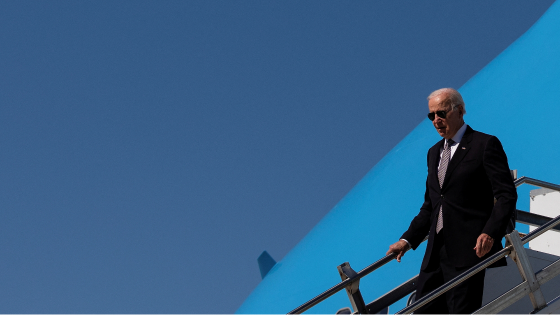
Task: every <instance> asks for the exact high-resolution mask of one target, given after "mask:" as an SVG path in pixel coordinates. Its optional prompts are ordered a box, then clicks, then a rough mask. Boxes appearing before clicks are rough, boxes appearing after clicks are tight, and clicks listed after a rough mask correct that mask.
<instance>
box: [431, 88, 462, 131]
mask: <svg viewBox="0 0 560 315" xmlns="http://www.w3.org/2000/svg"><path fill="white" fill-rule="evenodd" d="M428 107H429V109H430V113H435V112H437V111H447V116H446V117H445V118H441V117H439V116H438V115H436V118H435V119H434V120H433V121H432V123H433V124H434V127H435V128H436V130H437V132H438V133H439V135H440V136H442V137H444V138H445V139H451V138H453V136H454V135H455V134H456V133H457V131H458V130H459V129H460V128H461V126H463V107H462V106H461V105H459V106H457V107H456V108H455V109H454V110H451V109H452V107H451V102H450V101H448V100H447V94H440V95H438V96H435V97H432V99H430V101H429V102H428Z"/></svg>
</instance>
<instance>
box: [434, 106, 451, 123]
mask: <svg viewBox="0 0 560 315" xmlns="http://www.w3.org/2000/svg"><path fill="white" fill-rule="evenodd" d="M454 109H455V106H453V107H451V109H450V110H438V111H436V112H433V113H428V119H429V120H431V121H434V119H436V115H437V116H438V117H439V118H442V119H445V117H447V113H449V112H451V111H453V110H454Z"/></svg>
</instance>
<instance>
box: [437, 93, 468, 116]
mask: <svg viewBox="0 0 560 315" xmlns="http://www.w3.org/2000/svg"><path fill="white" fill-rule="evenodd" d="M442 94H445V95H446V98H445V100H446V101H448V102H449V103H451V106H452V107H453V108H456V107H457V106H459V105H462V106H463V114H466V113H467V110H466V109H465V102H464V101H463V97H462V96H461V93H459V91H457V90H455V89H454V88H443V89H439V90H435V91H433V92H432V93H430V95H428V102H429V101H430V100H431V99H432V98H434V97H436V96H440V95H442Z"/></svg>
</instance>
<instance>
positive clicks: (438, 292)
mask: <svg viewBox="0 0 560 315" xmlns="http://www.w3.org/2000/svg"><path fill="white" fill-rule="evenodd" d="M558 223H560V215H559V216H557V217H556V218H554V219H552V220H550V221H548V222H547V223H546V224H544V225H542V226H541V227H539V228H537V229H535V230H533V231H532V232H530V233H529V234H527V235H526V236H524V237H523V238H521V243H522V244H526V243H528V242H529V241H531V240H533V239H535V238H536V237H538V236H540V235H541V234H543V233H544V232H546V231H548V230H550V229H552V228H553V227H554V226H556V225H557V224H558ZM512 249H513V247H512V246H511V245H510V246H508V247H506V248H504V249H502V250H500V251H499V252H497V253H495V254H494V255H492V256H490V257H488V258H486V259H485V260H484V261H482V262H480V263H479V264H477V265H475V266H474V267H472V268H470V269H469V270H467V271H465V272H464V273H462V274H460V275H458V276H457V277H455V278H453V279H452V280H450V281H449V282H447V283H445V284H444V285H442V286H441V287H439V288H437V289H435V290H434V291H432V292H430V293H429V294H427V295H425V296H424V297H422V298H421V299H419V300H417V301H416V302H414V303H413V304H411V305H409V306H407V307H405V308H403V309H402V310H400V311H398V312H397V313H395V314H408V313H412V312H414V311H416V310H417V309H419V308H420V307H422V306H424V305H426V304H427V303H429V302H431V301H432V300H434V299H436V298H437V297H439V296H440V295H442V294H444V293H445V292H447V291H449V290H450V289H452V288H453V287H455V286H457V285H458V284H460V283H461V282H463V281H465V280H467V279H468V278H470V277H471V276H473V275H474V274H476V273H478V272H479V271H481V270H483V269H484V268H486V267H488V266H490V265H491V264H493V263H495V262H496V261H498V260H499V259H501V258H502V257H505V256H506V255H508V254H510V253H511V251H512ZM528 293H529V292H527V294H528Z"/></svg>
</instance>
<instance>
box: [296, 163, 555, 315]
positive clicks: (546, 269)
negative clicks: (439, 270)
mask: <svg viewBox="0 0 560 315" xmlns="http://www.w3.org/2000/svg"><path fill="white" fill-rule="evenodd" d="M516 175H517V172H516V171H512V177H513V178H514V184H515V187H519V186H520V185H522V184H529V185H533V186H537V187H541V188H547V189H550V190H553V191H558V192H560V185H556V184H551V183H548V182H544V181H540V180H537V179H533V178H529V177H525V176H523V177H520V178H517V179H516V177H517V176H516ZM514 222H518V223H522V224H527V225H530V226H534V227H537V228H536V229H535V230H533V231H531V232H530V233H528V234H527V235H523V234H520V233H518V232H517V231H516V230H514V227H515V223H514ZM549 230H550V231H555V232H560V215H559V216H557V217H555V218H549V217H546V216H542V215H538V214H535V213H530V212H526V211H522V210H516V211H515V213H514V217H513V218H512V222H510V226H509V227H508V231H507V232H508V234H507V235H506V246H505V247H504V249H502V250H501V251H499V252H497V253H495V254H494V255H492V256H490V257H488V258H486V259H485V260H484V261H482V262H480V263H479V264H477V265H475V266H473V267H472V268H470V269H469V270H467V271H465V272H464V273H463V274H461V275H459V276H457V277H456V278H454V279H452V280H450V281H449V282H447V283H445V284H443V285H442V286H441V287H439V288H437V289H436V290H434V291H432V292H430V293H429V294H428V295H426V296H424V297H422V298H421V299H418V300H415V298H414V293H415V291H416V281H417V279H418V275H417V276H415V277H412V278H411V279H410V280H408V281H406V282H404V283H403V284H401V285H399V286H397V287H396V288H394V289H393V290H391V291H389V292H387V293H386V294H384V295H383V296H381V297H379V298H377V299H376V300H374V301H373V302H371V303H368V304H365V302H364V299H363V297H362V294H361V293H360V289H359V285H360V279H361V278H363V277H365V276H366V275H368V274H370V273H371V272H373V271H375V270H377V269H379V268H380V267H382V266H383V265H385V264H387V263H389V262H390V261H392V260H393V259H395V254H394V253H392V254H389V255H387V256H385V257H383V258H381V259H379V260H378V261H376V262H374V263H373V264H371V265H369V266H367V267H366V268H364V269H362V270H360V271H358V272H356V271H354V270H353V269H352V268H351V267H350V264H349V263H348V262H345V263H343V264H341V265H340V266H338V267H337V269H338V272H339V274H340V277H341V279H342V281H341V282H340V283H338V284H337V285H335V286H333V287H332V288H330V289H328V290H326V291H325V292H323V293H321V294H319V295H317V296H316V297H314V298H312V299H311V300H309V301H307V302H306V303H304V304H302V305H301V306H299V307H297V308H296V309H294V310H292V311H291V312H290V313H288V314H301V313H303V312H305V311H307V310H309V309H310V308H312V307H313V306H315V305H317V304H319V303H320V302H321V301H324V300H325V299H327V298H328V297H330V296H332V295H334V294H335V293H337V292H339V291H341V290H343V289H345V290H346V293H347V294H348V298H349V299H350V303H351V305H352V308H353V312H352V310H350V309H349V308H344V309H341V310H339V312H338V314H344V313H346V314H350V313H354V314H380V313H385V314H387V313H388V310H389V306H390V305H392V304H393V303H395V302H397V301H399V300H401V299H402V298H404V297H406V296H407V295H410V297H409V299H408V303H407V306H406V307H405V308H403V309H402V310H400V311H398V312H396V313H395V314H411V313H412V312H414V311H415V310H417V309H418V308H420V307H422V306H424V305H426V304H427V303H429V302H430V301H432V300H434V299H435V298H437V297H439V296H441V295H442V294H444V293H445V292H447V291H448V290H450V289H451V288H453V287H455V286H456V285H458V284H459V283H461V282H463V281H465V280H466V279H468V278H470V277H471V276H473V275H474V274H476V273H478V272H480V271H482V270H484V269H485V268H486V267H488V266H490V265H492V264H493V263H495V262H496V261H498V260H500V259H501V258H503V257H506V256H508V257H509V259H511V260H513V262H514V264H508V267H502V268H495V269H496V270H498V271H496V272H494V274H493V273H491V272H488V273H487V276H486V279H487V280H488V278H489V277H490V278H491V277H496V278H499V279H508V280H511V281H513V282H514V283H515V280H516V279H518V278H521V283H520V284H514V287H513V288H511V287H509V288H506V289H505V290H504V289H503V288H498V290H501V291H500V292H498V294H494V295H496V296H492V292H489V293H488V292H486V291H487V290H488V289H487V287H486V285H485V293H484V295H485V296H484V301H483V306H482V308H480V309H479V310H477V311H476V312H475V314H497V313H500V312H503V311H504V310H505V311H506V312H507V313H520V310H521V312H525V313H539V314H541V313H543V314H551V313H559V312H560V296H558V297H556V298H555V299H553V300H550V301H549V302H547V301H546V299H545V297H544V295H543V288H545V289H546V288H547V287H546V285H545V284H546V283H547V282H549V284H550V283H554V287H560V277H558V275H560V259H558V257H557V256H554V255H547V254H544V253H540V252H536V251H532V250H530V249H526V248H524V245H525V244H527V243H528V242H529V241H531V240H534V239H536V238H538V237H539V236H541V235H542V234H544V233H545V232H547V231H549ZM427 239H428V237H427V236H426V238H425V239H424V241H426V240H427ZM535 262H538V263H535ZM543 262H545V263H546V265H545V266H540V265H542V264H543ZM548 262H551V263H550V264H548ZM535 264H537V265H539V266H540V267H539V268H540V270H538V271H537V272H534V268H533V266H534V265H535ZM509 266H511V267H509ZM504 268H506V269H504ZM507 268H509V269H507ZM512 273H514V274H512ZM515 274H518V275H517V276H516V275H515ZM485 282H486V283H488V282H494V281H485ZM499 283H502V284H503V283H508V281H505V282H504V281H499ZM543 285H544V286H543ZM498 287H499V286H498ZM493 289H494V290H493V291H496V289H497V288H496V287H494V288H493ZM488 291H492V290H488ZM504 291H506V292H505V293H502V292H504ZM527 295H528V296H529V299H530V305H529V307H528V309H527V310H525V309H523V308H522V307H521V308H519V307H518V305H520V303H521V300H522V299H523V298H524V297H526V296H527ZM489 296H490V298H491V299H490V300H489ZM487 300H488V302H486V301H487ZM515 310H517V311H515Z"/></svg>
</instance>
